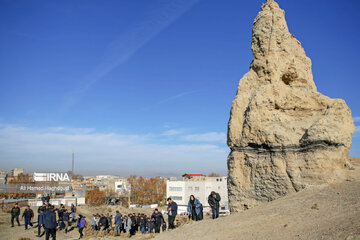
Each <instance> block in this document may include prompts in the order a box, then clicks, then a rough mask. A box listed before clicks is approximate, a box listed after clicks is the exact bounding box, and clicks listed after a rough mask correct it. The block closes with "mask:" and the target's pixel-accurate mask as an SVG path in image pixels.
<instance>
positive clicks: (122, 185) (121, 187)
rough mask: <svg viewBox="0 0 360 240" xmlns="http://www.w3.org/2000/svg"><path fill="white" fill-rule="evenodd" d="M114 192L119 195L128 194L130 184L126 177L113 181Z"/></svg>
mask: <svg viewBox="0 0 360 240" xmlns="http://www.w3.org/2000/svg"><path fill="white" fill-rule="evenodd" d="M114 186H115V188H114V189H115V193H117V194H119V195H129V194H130V192H131V185H130V183H129V182H128V181H127V180H126V179H122V180H120V181H116V182H115V183H114Z"/></svg>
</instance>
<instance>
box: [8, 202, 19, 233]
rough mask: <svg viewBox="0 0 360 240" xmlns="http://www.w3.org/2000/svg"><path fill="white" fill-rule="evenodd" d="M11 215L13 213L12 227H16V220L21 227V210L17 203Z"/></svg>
mask: <svg viewBox="0 0 360 240" xmlns="http://www.w3.org/2000/svg"><path fill="white" fill-rule="evenodd" d="M10 213H11V227H14V219H16V222H17V224H18V226H20V222H19V216H20V208H19V205H18V204H17V203H15V205H14V207H13V208H12V209H11V211H10Z"/></svg>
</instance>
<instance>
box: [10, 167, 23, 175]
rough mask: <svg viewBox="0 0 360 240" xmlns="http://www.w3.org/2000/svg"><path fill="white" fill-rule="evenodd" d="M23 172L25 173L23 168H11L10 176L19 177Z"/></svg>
mask: <svg viewBox="0 0 360 240" xmlns="http://www.w3.org/2000/svg"><path fill="white" fill-rule="evenodd" d="M22 173H24V169H22V168H14V169H13V170H10V176H13V177H17V176H19V175H20V174H22Z"/></svg>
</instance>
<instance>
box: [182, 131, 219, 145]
mask: <svg viewBox="0 0 360 240" xmlns="http://www.w3.org/2000/svg"><path fill="white" fill-rule="evenodd" d="M183 139H184V140H186V141H192V142H220V143H226V134H225V133H222V132H220V133H219V132H209V133H203V134H191V135H187V136H183Z"/></svg>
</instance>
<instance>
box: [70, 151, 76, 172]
mask: <svg viewBox="0 0 360 240" xmlns="http://www.w3.org/2000/svg"><path fill="white" fill-rule="evenodd" d="M74 163H75V153H74V152H73V153H72V168H71V173H72V175H74V174H75V173H74Z"/></svg>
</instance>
